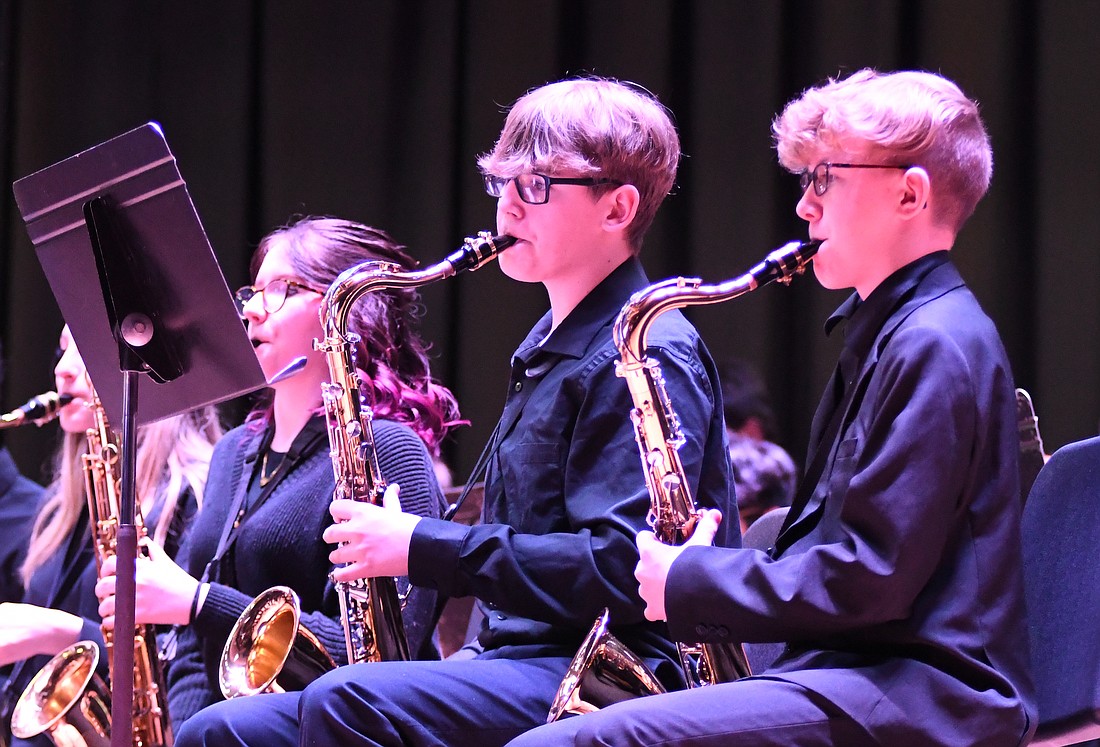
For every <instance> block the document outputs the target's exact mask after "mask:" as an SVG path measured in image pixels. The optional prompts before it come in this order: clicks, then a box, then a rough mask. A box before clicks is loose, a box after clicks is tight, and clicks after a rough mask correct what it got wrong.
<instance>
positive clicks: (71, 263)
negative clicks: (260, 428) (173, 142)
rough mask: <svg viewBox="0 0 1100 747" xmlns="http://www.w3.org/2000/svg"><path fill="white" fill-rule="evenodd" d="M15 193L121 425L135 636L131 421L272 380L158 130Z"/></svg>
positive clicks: (122, 554) (116, 694) (122, 699)
mask: <svg viewBox="0 0 1100 747" xmlns="http://www.w3.org/2000/svg"><path fill="white" fill-rule="evenodd" d="M14 191H15V200H16V203H17V204H18V205H19V211H20V212H21V213H22V215H23V219H24V221H25V222H26V224H27V231H28V233H29V235H30V238H31V241H32V242H33V243H34V246H35V251H36V253H37V254H38V259H39V262H41V264H42V269H43V271H44V272H45V274H46V277H47V279H48V281H49V283H50V287H51V289H52V290H53V294H54V296H55V297H56V299H57V304H58V306H59V307H60V309H61V313H62V315H63V316H64V318H65V320H66V322H68V324H69V328H70V330H71V332H72V335H73V339H74V340H75V342H76V345H77V347H78V348H79V349H80V352H81V356H82V357H83V359H84V363H85V366H86V367H87V369H88V374H89V376H90V378H91V380H92V382H93V384H94V386H95V388H96V392H97V394H98V395H99V397H100V400H101V401H102V403H103V407H104V409H105V410H106V412H107V416H108V419H109V420H110V422H112V423H117V424H120V425H121V428H120V429H119V430H120V433H121V434H122V467H121V472H122V474H121V482H122V485H121V496H120V503H121V505H120V507H119V528H118V557H117V582H118V583H117V589H116V609H115V634H114V635H115V640H116V641H127V640H132V639H133V631H134V592H135V588H134V586H135V579H134V566H135V557H136V553H137V531H136V527H135V526H134V514H135V510H134V507H135V498H134V469H135V465H134V441H135V439H134V429H135V427H136V426H137V425H138V424H139V423H148V422H152V421H155V420H160V419H162V418H166V417H169V416H171V415H175V414H178V413H182V412H187V411H188V410H192V409H195V408H198V407H203V406H206V405H210V404H215V403H217V402H221V401H223V400H226V399H229V398H231V397H235V396H238V395H241V394H244V393H247V392H250V391H254V390H256V389H259V388H261V387H263V386H266V384H267V382H266V379H265V378H264V374H263V371H262V370H261V368H260V364H259V361H258V360H257V359H256V354H255V352H254V351H253V349H252V345H251V343H250V342H249V340H248V336H247V334H246V332H245V329H244V325H242V324H241V322H240V318H239V317H238V315H237V311H236V308H235V307H234V305H233V299H232V296H230V294H229V288H228V287H227V286H226V283H225V278H224V277H223V276H222V273H221V269H220V268H219V267H218V263H217V261H216V259H215V258H214V253H213V251H212V250H211V248H210V243H209V241H208V240H207V238H206V234H205V232H204V231H203V228H202V224H201V223H200V221H199V217H198V214H197V213H196V212H195V208H194V205H193V204H192V202H191V198H190V195H189V194H188V192H187V185H186V184H185V183H184V181H183V178H182V177H181V176H180V173H179V170H178V169H177V167H176V162H175V158H174V157H173V155H172V153H171V151H170V150H169V149H168V144H167V143H166V142H165V140H164V133H163V132H162V131H161V129H160V126H159V125H157V124H155V123H149V124H146V125H144V126H142V127H139V128H137V129H135V130H131V131H130V132H127V133H125V134H123V135H120V136H119V137H116V138H114V139H112V140H109V141H107V142H105V143H102V144H101V145H97V146H95V147H94V148H91V149H89V150H87V151H84V152H83V153H79V154H77V155H75V156H72V157H71V158H68V159H66V160H64V161H61V162H60V163H57V164H54V165H53V166H50V167H48V168H46V169H43V170H42V171H39V172H37V173H35V174H32V175H30V176H28V177H25V178H23V179H20V180H18V181H17V182H15V184H14ZM97 278H98V281H99V282H98V283H97V282H96V280H97ZM142 374H144V375H142ZM139 402H140V407H139V406H138V403H139ZM133 656H134V650H133V646H128V645H116V646H114V661H113V665H112V670H113V676H112V681H111V699H112V706H111V721H112V724H123V723H127V724H128V723H130V721H131V712H132V699H133V682H132V677H133ZM130 743H131V729H119V728H112V730H111V744H112V745H113V746H121V745H130Z"/></svg>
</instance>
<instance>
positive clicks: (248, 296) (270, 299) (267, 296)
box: [234, 278, 324, 316]
mask: <svg viewBox="0 0 1100 747" xmlns="http://www.w3.org/2000/svg"><path fill="white" fill-rule="evenodd" d="M300 291H309V292H310V293H324V291H319V290H317V289H316V288H310V287H309V286H308V285H305V284H304V283H299V282H298V281H297V280H284V279H283V278H278V279H276V280H272V281H271V282H270V283H268V284H267V285H266V286H264V287H263V288H254V287H253V286H251V285H246V286H244V287H243V288H238V289H237V292H236V293H235V294H234V298H235V299H236V302H237V313H238V314H240V315H241V316H244V307H245V304H247V303H248V302H249V301H251V300H252V299H253V297H255V296H257V295H259V296H262V298H261V299H260V301H261V303H263V309H264V312H265V313H267V314H274V313H275V312H276V311H278V310H279V309H281V308H283V304H284V303H286V299H287V298H288V297H290V296H294V295H297V294H298V293H299V292H300Z"/></svg>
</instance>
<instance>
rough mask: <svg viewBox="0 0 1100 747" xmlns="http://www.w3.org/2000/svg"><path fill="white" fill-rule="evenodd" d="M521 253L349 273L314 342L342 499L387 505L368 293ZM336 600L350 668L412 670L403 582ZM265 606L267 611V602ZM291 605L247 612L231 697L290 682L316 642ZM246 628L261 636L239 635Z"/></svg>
mask: <svg viewBox="0 0 1100 747" xmlns="http://www.w3.org/2000/svg"><path fill="white" fill-rule="evenodd" d="M513 243H515V239H514V238H512V237H511V236H493V235H491V234H490V233H488V232H481V233H479V234H478V235H477V237H471V238H467V239H466V240H465V241H464V243H463V245H462V246H461V247H459V248H458V249H457V250H456V251H454V252H452V253H451V254H450V255H448V256H447V257H446V258H445V259H443V260H442V261H440V262H438V263H436V264H434V265H431V266H430V267H427V268H425V269H423V270H412V271H409V270H404V269H403V268H402V267H401V266H400V265H397V264H395V263H392V262H386V261H381V260H368V261H366V262H362V263H360V264H358V265H355V266H354V267H351V268H349V269H347V270H345V271H344V272H342V273H341V274H340V275H339V276H338V277H337V278H336V280H335V281H333V283H332V285H331V286H329V288H328V290H327V291H326V292H325V295H324V298H323V299H322V301H321V308H320V318H321V328H322V331H323V333H324V338H323V339H320V340H315V341H314V348H315V349H316V350H318V351H320V352H322V353H324V354H325V360H326V362H327V364H328V368H329V374H330V376H331V379H332V380H331V381H329V382H326V383H325V384H323V385H322V389H321V396H322V400H323V402H324V408H325V419H326V421H327V427H328V437H329V449H330V451H329V453H330V456H331V457H332V471H333V476H334V477H335V482H336V488H335V490H334V492H333V498H334V499H350V500H356V501H369V502H371V503H374V504H376V505H381V503H382V495H383V493H384V492H385V489H386V482H385V480H384V478H383V477H382V473H381V470H380V468H379V466H378V455H377V453H376V451H375V443H374V430H373V427H372V425H371V423H372V420H373V412H372V410H371V408H370V405H369V403H367V402H365V401H364V400H363V397H362V394H361V387H360V379H359V372H358V369H357V368H356V362H355V346H356V344H358V342H359V336H358V335H357V334H355V333H354V332H351V331H350V330H349V329H348V327H349V316H350V314H351V310H352V308H353V306H354V305H355V302H356V301H358V300H359V299H360V298H362V297H363V295H364V294H366V293H372V292H377V291H381V290H385V289H390V288H415V287H419V286H422V285H428V284H429V283H434V282H436V281H438V280H443V279H446V278H449V277H453V276H454V275H457V274H458V273H460V272H465V271H467V270H470V271H473V270H477V269H479V268H480V267H482V266H484V265H485V264H487V263H489V262H490V261H492V260H493V259H495V258H496V256H497V255H498V254H500V252H502V251H504V250H505V249H506V248H508V247H509V246H511V245H512V244H513ZM286 591H289V590H286ZM336 591H337V597H338V599H339V601H340V619H341V623H342V625H343V628H344V641H345V644H346V646H347V657H348V661H349V662H350V663H353V664H355V663H361V662H368V661H406V660H408V659H410V658H411V653H410V651H409V644H408V639H407V638H406V636H405V626H404V622H403V621H402V618H401V599H400V596H399V594H398V592H397V582H396V579H394V578H393V577H378V578H368V579H358V580H356V581H351V582H337V583H336ZM265 595H266V596H265ZM265 598H266V599H268V601H267V602H261V601H260V600H261V599H265ZM287 599H288V595H286V594H285V593H281V594H280V593H276V592H275V590H268V591H267V592H264V594H261V595H260V597H257V599H256V600H255V601H254V603H253V605H250V608H249V609H250V610H253V608H255V610H254V611H253V612H250V611H249V610H246V612H245V614H244V615H242V616H241V618H240V619H239V620H238V621H237V624H236V625H235V626H234V628H233V632H231V633H230V637H229V640H227V641H226V647H225V650H224V652H223V654H222V674H221V677H220V678H219V679H220V683H221V687H222V692H223V693H224V694H225V695H226V697H232V696H233V695H238V694H246V693H250V692H253V691H257V690H256V685H257V684H258V683H259V682H260V680H261V679H262V678H271V679H272V681H273V682H276V681H278V682H281V680H282V678H281V676H280V673H279V672H278V671H276V670H278V669H279V668H280V667H279V665H278V662H279V660H280V659H281V658H283V657H286V656H288V652H286V651H285V650H284V647H285V646H292V645H295V644H294V642H295V641H301V640H302V639H303V638H307V636H306V635H305V631H302V632H300V631H298V630H297V629H298V628H299V627H300V626H299V625H297V617H298V612H297V608H296V607H295V605H296V603H297V600H296V597H295V598H294V599H293V600H292V601H287ZM289 609H293V610H294V614H290V613H289V612H288V611H287V610H289ZM261 615H266V616H267V617H269V618H272V619H279V620H294V621H295V624H294V625H293V626H290V627H291V628H292V630H288V629H287V627H288V626H286V625H285V624H281V625H265V624H263V623H262V622H261V621H260V620H259V619H258V618H259V617H260V616H261ZM242 627H243V628H245V629H246V630H248V629H252V630H254V631H255V632H254V633H247V632H246V633H245V634H244V635H238V632H239V628H242ZM269 630H270V631H276V630H278V631H282V632H280V633H279V635H278V636H274V635H272V636H269V638H277V639H278V640H263V639H264V637H265V635H266V632H267V631H269ZM299 633H300V634H299ZM308 639H313V640H316V638H315V637H314V636H308ZM318 645H319V644H318ZM312 646H313V644H312V642H309V643H308V645H307V646H306V648H308V649H311V648H312ZM255 649H263V650H264V655H263V657H262V658H263V661H271V660H274V661H275V662H276V665H275V666H274V667H271V666H266V665H265V666H263V667H261V666H259V664H258V663H257V662H258V661H260V658H261V657H258V656H255V655H254V654H253V651H254V650H255ZM293 658H294V659H295V660H301V659H303V658H306V659H308V660H310V661H311V662H313V661H314V660H316V658H317V657H316V656H315V655H314V652H312V651H310V652H309V654H308V655H306V656H305V657H293ZM329 658H330V659H331V657H329ZM311 666H312V663H311ZM333 666H335V665H333ZM261 675H262V676H261ZM276 678H277V679H276ZM242 682H243V683H248V686H247V688H242V687H240V683H242ZM233 683H237V684H236V685H234V684H233ZM283 689H290V688H286V687H284V688H283ZM297 689H300V687H298V688H297Z"/></svg>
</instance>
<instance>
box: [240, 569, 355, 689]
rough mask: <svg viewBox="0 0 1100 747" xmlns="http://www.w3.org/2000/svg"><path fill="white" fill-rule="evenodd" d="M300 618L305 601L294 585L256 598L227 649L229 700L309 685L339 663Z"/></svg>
mask: <svg viewBox="0 0 1100 747" xmlns="http://www.w3.org/2000/svg"><path fill="white" fill-rule="evenodd" d="M301 617H302V605H301V602H299V601H298V595H297V594H296V593H295V592H294V590H293V589H290V588H289V587H286V586H274V587H272V588H270V589H268V590H267V591H264V592H262V593H261V594H260V595H259V596H257V597H256V598H255V599H253V600H252V602H251V603H250V604H249V605H248V607H247V608H246V609H245V611H244V612H243V613H242V614H241V616H240V617H239V618H237V622H236V623H234V624H233V629H232V630H231V631H230V632H229V637H228V638H227V639H226V641H225V648H224V649H223V650H222V657H221V662H220V664H219V666H218V686H219V687H220V688H221V691H222V695H224V696H225V698H226V699H227V700H229V699H232V698H238V697H242V696H247V695H258V694H259V693H281V692H292V691H296V690H304V689H305V686H306V685H308V684H309V683H310V682H312V681H313V680H315V679H317V678H318V677H320V676H321V675H322V674H324V673H325V672H328V671H331V670H333V669H335V668H336V662H335V661H333V659H332V657H331V656H330V655H329V654H328V652H327V651H326V650H325V647H324V646H323V645H322V644H321V642H320V641H319V640H318V639H317V637H316V636H315V635H313V633H311V632H310V631H309V630H308V629H307V628H306V627H305V626H304V625H302V623H301Z"/></svg>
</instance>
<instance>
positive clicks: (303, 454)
mask: <svg viewBox="0 0 1100 747" xmlns="http://www.w3.org/2000/svg"><path fill="white" fill-rule="evenodd" d="M273 435H274V434H273V432H272V431H268V432H267V433H265V434H264V438H263V441H262V442H261V444H260V449H259V450H258V451H257V452H256V454H255V455H253V457H252V460H251V461H252V462H253V467H252V471H251V472H250V473H249V474H248V475H245V469H244V465H242V466H241V476H240V478H239V479H238V480H237V489H236V491H234V494H233V503H232V504H231V505H230V507H229V508H230V510H229V514H228V515H227V516H226V519H225V525H224V526H223V527H222V533H221V537H220V538H219V539H218V549H217V551H215V553H214V557H213V558H211V559H210V562H209V563H207V564H206V568H205V570H204V571H203V574H202V578H201V579H199V583H200V584H201V583H205V582H206V581H208V580H209V578H210V570H211V568H213V567H214V566H215V565H217V564H218V563H220V562H221V560H222V559H223V558H224V557H225V555H226V553H227V552H228V551H229V549H230V548H231V547H232V546H233V543H234V542H235V541H236V540H237V537H239V536H240V531H239V529H240V526H241V525H242V524H243V523H244V518H243V517H242V519H241V521H239V522H238V520H237V516H238V514H240V513H241V508H242V507H243V506H244V502H245V499H246V498H247V497H248V486H249V485H250V484H251V482H252V480H253V479H254V478H255V476H256V475H255V473H256V470H257V469H258V462H257V460H256V458H255V457H256V455H258V454H259V453H260V452H261V451H263V450H264V449H266V448H267V447H268V446H269V445H270V443H271V438H272V436H273ZM327 437H328V432H327V431H326V430H325V425H324V421H323V420H320V419H318V418H311V419H310V420H309V422H307V423H306V425H305V427H304V428H302V430H301V432H299V434H298V436H297V437H296V438H295V439H294V443H293V444H291V447H290V451H288V452H287V454H286V457H284V459H283V462H282V464H281V465H280V469H279V470H278V472H277V473H276V474H274V475H272V478H271V481H270V482H268V483H267V485H265V486H264V487H263V488H261V490H260V494H259V495H258V496H256V500H255V501H254V502H253V503H252V504H251V505H250V506H249V507H248V511H247V515H248V516H251V515H253V514H255V513H256V510H257V509H258V508H259V507H260V506H262V505H263V504H264V502H265V501H267V499H268V498H269V497H271V494H272V493H274V492H275V489H276V488H277V487H279V484H280V483H282V481H283V480H284V479H285V478H286V476H287V475H289V474H290V473H291V472H293V471H294V469H295V468H296V467H297V466H298V465H299V464H301V463H302V462H304V461H305V460H306V459H307V458H308V457H309V456H310V455H312V454H313V452H314V450H315V446H316V444H317V443H318V442H319V441H320V440H321V439H323V438H327Z"/></svg>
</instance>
